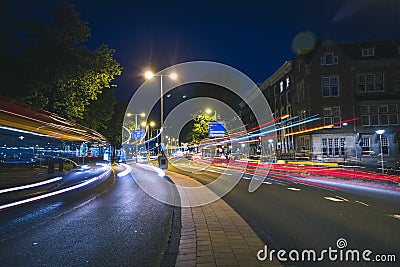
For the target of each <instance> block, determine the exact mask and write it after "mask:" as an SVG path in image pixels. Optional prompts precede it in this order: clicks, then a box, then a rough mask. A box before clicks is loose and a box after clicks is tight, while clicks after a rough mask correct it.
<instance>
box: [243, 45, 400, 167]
mask: <svg viewBox="0 0 400 267" xmlns="http://www.w3.org/2000/svg"><path fill="white" fill-rule="evenodd" d="M260 89H261V90H262V91H263V94H264V96H265V97H266V99H267V100H268V102H269V104H270V107H271V110H272V111H273V112H274V116H275V118H276V119H277V121H276V122H277V129H278V131H277V137H278V140H277V142H276V145H275V148H276V151H277V154H278V157H280V158H291V159H299V158H302V159H311V160H320V161H330V162H332V161H335V162H343V163H357V164H359V163H361V164H363V165H371V166H379V165H380V164H381V158H382V157H381V152H380V151H381V150H382V152H383V153H382V154H383V161H384V163H385V166H394V167H395V166H397V165H398V161H399V156H400V153H399V119H400V118H399V110H400V41H398V40H397V41H396V40H383V41H365V42H351V43H335V42H334V41H333V40H331V39H327V40H325V41H316V43H315V48H314V49H312V50H310V51H308V53H302V54H298V55H297V56H296V57H295V58H294V59H293V60H292V61H291V62H289V61H288V62H285V63H284V64H283V65H282V66H281V67H280V68H279V69H278V70H277V71H276V72H275V73H274V74H273V75H271V77H269V78H268V79H267V80H266V81H265V82H264V83H262V85H261V86H260ZM242 106H243V105H241V107H242ZM243 111H245V110H244V109H243ZM246 116H247V117H246V118H244V117H243V116H242V119H244V122H245V123H246V120H250V122H249V123H250V124H251V114H247V115H246ZM283 116H285V117H283ZM287 116H288V117H289V118H291V119H285V120H284V123H280V120H279V119H281V118H287ZM245 119H246V120H245ZM377 130H384V133H383V134H377V133H376V131H377Z"/></svg>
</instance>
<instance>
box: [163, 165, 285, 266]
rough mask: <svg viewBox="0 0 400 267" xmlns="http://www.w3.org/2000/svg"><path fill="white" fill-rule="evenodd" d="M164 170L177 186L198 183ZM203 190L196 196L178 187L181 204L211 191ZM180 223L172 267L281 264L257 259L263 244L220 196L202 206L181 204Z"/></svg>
mask: <svg viewBox="0 0 400 267" xmlns="http://www.w3.org/2000/svg"><path fill="white" fill-rule="evenodd" d="M166 173H167V175H168V177H169V178H170V179H171V180H172V181H173V182H174V183H175V184H176V185H178V186H185V187H198V186H201V185H202V184H201V183H200V182H198V181H196V180H194V179H192V178H190V177H188V176H185V175H181V174H177V173H174V172H170V171H166ZM204 190H207V191H208V192H205V191H203V192H201V193H199V194H197V195H196V194H194V193H193V192H192V191H191V190H190V189H189V190H188V189H184V188H179V187H178V191H179V195H180V198H181V203H182V206H189V204H196V203H198V201H201V199H202V198H204V194H206V195H210V194H214V193H213V192H211V190H208V189H204ZM214 195H215V194H214ZM181 224H182V228H181V239H180V244H179V252H178V256H177V259H176V266H185V267H186V266H246V267H247V266H281V264H280V263H279V262H278V261H277V260H274V261H273V262H269V261H265V262H260V261H258V259H257V252H258V251H259V250H260V249H263V248H264V243H263V242H262V241H261V240H260V239H259V238H258V236H257V235H256V234H255V233H254V231H253V230H252V229H251V228H250V226H249V225H248V224H247V223H246V222H245V221H244V220H243V218H242V217H240V215H239V214H238V213H237V212H236V211H234V210H233V209H232V208H231V207H230V206H229V205H228V204H227V203H226V202H225V201H223V200H222V199H219V200H217V201H215V202H213V203H211V204H207V205H204V206H199V207H182V208H181Z"/></svg>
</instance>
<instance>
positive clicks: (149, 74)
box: [144, 71, 178, 128]
mask: <svg viewBox="0 0 400 267" xmlns="http://www.w3.org/2000/svg"><path fill="white" fill-rule="evenodd" d="M154 76H157V77H160V95H161V99H160V107H161V118H160V121H161V124H160V128H162V127H163V126H164V101H163V95H164V93H163V77H169V78H170V79H171V80H176V79H177V78H178V75H177V74H176V73H174V72H173V73H171V74H154V73H153V72H152V71H146V73H145V74H144V77H145V78H146V79H147V80H150V79H151V78H153V77H154Z"/></svg>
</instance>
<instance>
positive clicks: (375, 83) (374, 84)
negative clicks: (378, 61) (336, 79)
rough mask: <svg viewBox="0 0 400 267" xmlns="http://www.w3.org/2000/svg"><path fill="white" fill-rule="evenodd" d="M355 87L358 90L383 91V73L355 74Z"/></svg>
mask: <svg viewBox="0 0 400 267" xmlns="http://www.w3.org/2000/svg"><path fill="white" fill-rule="evenodd" d="M357 88H358V91H359V92H376V91H383V90H384V74H383V73H375V74H371V73H369V74H357Z"/></svg>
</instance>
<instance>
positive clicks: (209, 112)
mask: <svg viewBox="0 0 400 267" xmlns="http://www.w3.org/2000/svg"><path fill="white" fill-rule="evenodd" d="M206 113H207V114H208V115H210V114H211V113H212V109H210V108H207V109H206ZM214 118H215V119H214V120H217V110H216V109H214Z"/></svg>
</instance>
